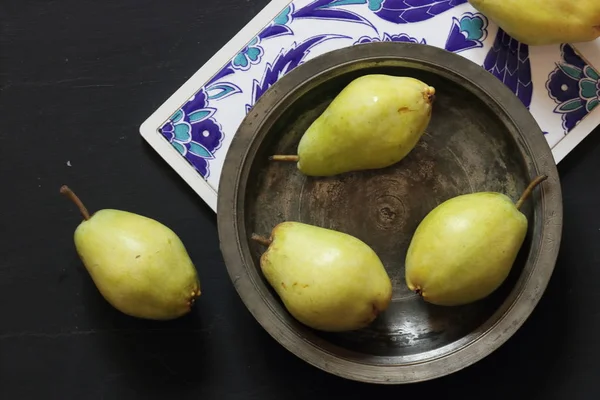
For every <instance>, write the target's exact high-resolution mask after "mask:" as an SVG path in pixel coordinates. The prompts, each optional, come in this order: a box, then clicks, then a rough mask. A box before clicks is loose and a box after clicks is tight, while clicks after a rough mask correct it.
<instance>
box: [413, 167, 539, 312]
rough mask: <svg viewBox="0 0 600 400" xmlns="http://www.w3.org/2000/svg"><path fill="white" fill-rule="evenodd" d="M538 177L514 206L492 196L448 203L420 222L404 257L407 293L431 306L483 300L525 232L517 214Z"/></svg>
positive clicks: (523, 221)
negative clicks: (411, 293) (416, 296)
mask: <svg viewBox="0 0 600 400" xmlns="http://www.w3.org/2000/svg"><path fill="white" fill-rule="evenodd" d="M546 179H547V177H546V176H541V177H538V178H536V179H535V180H534V181H533V182H532V183H531V184H530V185H529V186H528V187H527V189H526V190H525V192H524V193H523V195H522V196H521V198H520V199H519V201H518V202H517V204H514V203H513V202H512V200H511V199H510V198H509V197H508V196H506V195H504V194H502V193H496V192H479V193H471V194H465V195H460V196H457V197H454V198H452V199H449V200H446V201H445V202H443V203H442V204H440V205H439V206H437V207H436V208H435V209H433V210H432V211H431V212H430V213H429V214H428V215H427V216H426V217H425V218H424V219H423V221H421V223H420V224H419V226H418V227H417V230H416V231H415V234H414V236H413V238H412V240H411V243H410V245H409V248H408V252H407V255H406V276H405V278H406V283H407V285H408V287H409V289H410V290H412V291H415V292H416V293H417V294H419V295H420V296H422V298H423V299H424V300H425V301H427V302H429V303H431V304H435V305H440V306H458V305H464V304H468V303H472V302H475V301H478V300H480V299H483V298H485V297H487V296H489V295H490V294H491V293H493V292H494V291H495V290H496V289H497V288H498V287H499V286H500V285H501V284H502V283H503V282H504V281H505V279H506V277H507V276H508V274H509V272H510V270H511V269H512V266H513V264H514V261H515V259H516V257H517V254H518V252H519V250H520V248H521V246H522V245H523V241H524V239H525V236H526V233H527V226H528V221H527V218H526V217H525V215H524V214H523V213H522V212H521V211H519V209H520V207H521V206H522V204H523V203H524V202H525V200H526V199H527V198H528V197H529V196H530V194H531V192H532V191H533V189H534V188H535V187H536V186H537V185H539V184H540V183H541V182H543V181H544V180H546Z"/></svg>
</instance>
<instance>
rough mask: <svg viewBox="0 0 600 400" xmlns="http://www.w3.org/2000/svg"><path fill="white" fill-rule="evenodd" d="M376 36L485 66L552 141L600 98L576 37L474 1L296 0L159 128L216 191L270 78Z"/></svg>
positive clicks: (598, 83)
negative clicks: (510, 23) (515, 20)
mask: <svg viewBox="0 0 600 400" xmlns="http://www.w3.org/2000/svg"><path fill="white" fill-rule="evenodd" d="M369 42H412V43H420V44H427V45H432V46H437V47H440V48H443V49H446V50H448V51H451V52H454V53H457V54H460V55H462V56H464V57H466V58H468V59H470V60H471V61H474V62H475V63H477V64H479V65H481V67H482V68H484V69H485V70H487V71H489V72H490V73H491V74H493V75H494V76H495V77H496V78H498V79H499V80H501V81H502V82H503V83H504V84H505V85H506V86H507V87H508V88H509V89H510V90H512V91H513V92H514V93H515V94H516V95H517V96H518V98H519V99H520V100H521V101H522V102H523V104H524V105H525V106H526V107H527V108H528V109H529V110H530V112H531V113H532V115H533V116H534V118H535V119H536V120H537V121H538V123H539V124H540V127H541V128H542V131H543V132H544V134H545V136H546V139H547V140H548V143H549V144H550V146H551V147H552V146H554V145H555V144H556V143H558V142H559V141H560V140H561V139H562V138H563V137H565V135H568V133H569V132H570V131H571V130H573V129H574V128H575V127H576V126H577V125H578V124H579V122H581V121H582V120H583V119H584V118H586V117H587V116H588V115H589V114H590V113H591V112H592V110H594V109H595V108H596V107H597V106H598V104H599V103H600V74H599V71H598V69H596V68H595V67H594V66H592V65H588V64H587V63H586V62H585V60H584V58H582V56H581V55H579V54H577V52H576V51H575V49H574V48H573V47H572V46H571V45H569V44H563V45H560V46H558V45H557V46H547V47H544V48H543V50H541V49H538V48H531V49H530V48H529V47H528V46H527V45H524V44H522V43H519V42H518V41H516V40H515V39H513V38H511V37H510V36H509V35H508V34H506V33H505V32H504V31H502V30H501V29H499V28H498V27H497V26H496V25H494V24H493V23H492V22H491V21H489V20H488V19H487V18H486V17H485V16H484V15H482V14H480V13H478V12H477V11H476V10H475V9H474V8H473V7H471V6H470V5H469V4H468V3H467V0H295V1H292V2H290V3H289V5H288V6H287V7H285V8H284V9H283V10H281V12H280V13H279V15H277V16H276V17H275V18H274V19H273V20H272V21H270V23H269V24H267V25H266V26H265V27H264V28H263V29H262V30H261V31H260V32H256V36H254V37H250V38H248V43H247V44H246V45H245V46H244V47H243V48H241V49H240V50H239V52H238V53H237V54H233V55H232V57H231V59H230V60H229V62H227V63H226V64H225V65H223V66H222V68H221V69H220V70H219V71H218V72H216V73H215V74H214V76H213V77H212V78H211V79H210V80H208V81H207V82H206V83H205V84H204V86H203V87H201V88H199V89H198V91H197V93H196V94H195V96H193V97H192V98H191V99H189V101H188V102H187V103H186V104H184V105H183V107H182V108H181V109H180V110H177V111H176V112H174V113H173V115H172V116H171V117H170V118H169V120H168V121H165V123H164V124H163V126H162V127H161V128H160V132H161V134H162V136H163V137H164V138H165V139H166V140H168V141H169V143H170V144H171V145H172V146H173V147H174V148H175V149H176V150H177V151H178V152H179V153H180V154H181V156H182V157H184V158H185V159H186V160H187V161H188V162H189V163H190V164H191V165H192V166H193V167H194V168H195V170H196V171H197V172H198V174H200V175H201V176H202V177H203V178H204V179H205V180H206V181H207V182H208V183H209V184H210V185H211V186H212V187H213V188H215V190H216V188H217V187H218V182H219V175H220V171H221V168H222V164H223V161H224V158H225V155H226V152H227V147H228V146H229V144H230V143H231V139H232V137H233V135H234V134H235V132H236V130H237V127H238V126H239V124H240V123H241V122H242V120H243V118H244V117H245V116H246V114H247V113H248V111H249V110H250V109H251V108H252V106H253V105H254V104H255V103H256V101H257V100H258V99H259V98H260V97H261V96H262V95H263V93H265V91H266V90H267V89H268V88H269V87H271V85H273V84H274V83H275V82H277V80H278V79H279V78H281V77H282V76H284V75H285V74H286V73H288V72H289V71H291V70H292V69H294V68H296V67H297V66H298V65H300V64H302V63H304V62H306V61H308V60H310V59H311V58H314V57H316V56H318V55H320V54H323V53H325V52H328V51H331V50H335V49H339V48H343V47H347V46H353V45H357V44H362V43H369ZM597 67H598V66H597ZM592 117H593V118H598V122H596V123H595V125H598V123H600V115H598V113H595V115H594V116H592Z"/></svg>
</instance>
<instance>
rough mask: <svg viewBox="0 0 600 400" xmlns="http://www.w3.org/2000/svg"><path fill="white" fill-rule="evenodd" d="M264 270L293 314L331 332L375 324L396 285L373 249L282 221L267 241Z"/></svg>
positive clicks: (261, 239)
mask: <svg viewBox="0 0 600 400" xmlns="http://www.w3.org/2000/svg"><path fill="white" fill-rule="evenodd" d="M252 238H253V240H255V241H257V242H259V243H261V244H263V245H265V246H268V249H267V250H266V252H265V253H263V255H262V256H261V258H260V267H261V270H262V272H263V274H264V276H265V278H266V279H267V281H268V282H269V284H270V285H271V286H272V287H273V289H274V290H275V291H276V292H277V294H278V295H279V297H280V298H281V300H282V302H283V304H284V305H285V307H286V308H287V310H288V311H289V312H290V314H291V315H292V316H293V317H294V318H296V319H297V320H298V321H300V322H301V323H303V324H305V325H307V326H309V327H311V328H314V329H316V330H321V331H328V332H341V331H351V330H357V329H361V328H364V327H366V326H368V325H369V324H371V323H372V322H373V321H374V320H375V318H377V316H378V315H379V314H380V313H381V312H383V311H384V310H385V309H386V308H387V307H388V305H389V303H390V301H391V297H392V283H391V280H390V278H389V276H388V274H387V272H386V270H385V268H384V266H383V264H382V263H381V260H380V259H379V257H378V256H377V254H375V252H374V251H373V250H372V249H371V248H370V247H369V246H368V245H367V244H365V243H364V242H362V241H361V240H359V239H357V238H355V237H353V236H351V235H348V234H346V233H342V232H338V231H334V230H331V229H326V228H321V227H317V226H314V225H309V224H304V223H300V222H283V223H281V224H279V225H277V226H276V227H275V228H274V229H273V230H272V232H271V237H270V238H269V239H267V238H264V237H260V236H257V235H253V236H252Z"/></svg>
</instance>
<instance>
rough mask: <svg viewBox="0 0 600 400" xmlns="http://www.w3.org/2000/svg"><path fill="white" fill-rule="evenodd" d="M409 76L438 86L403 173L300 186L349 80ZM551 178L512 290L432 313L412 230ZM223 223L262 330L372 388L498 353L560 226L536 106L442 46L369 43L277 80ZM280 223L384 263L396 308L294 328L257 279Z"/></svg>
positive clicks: (228, 186) (242, 138)
mask: <svg viewBox="0 0 600 400" xmlns="http://www.w3.org/2000/svg"><path fill="white" fill-rule="evenodd" d="M369 73H385V74H392V75H405V76H413V77H416V78H419V79H421V80H423V81H424V82H426V83H428V84H429V85H431V86H434V87H435V88H436V101H435V104H434V109H433V117H432V121H431V124H430V126H429V128H428V129H427V133H426V134H425V135H424V137H423V139H422V140H421V142H420V143H419V144H418V146H417V147H416V148H415V149H414V150H413V151H412V152H411V153H410V154H409V155H408V157H407V158H405V159H404V160H403V161H401V162H399V163H397V164H396V165H394V166H392V167H389V168H385V169H381V170H373V171H363V172H356V173H347V174H343V175H339V176H336V177H331V178H310V177H305V176H303V175H302V174H301V173H300V172H299V171H298V170H297V169H296V166H295V164H293V163H289V164H288V163H277V162H270V161H269V160H268V156H270V155H272V154H295V152H296V149H297V145H298V142H299V140H300V138H301V136H302V134H303V132H304V130H305V129H306V128H307V127H308V126H309V125H310V123H311V122H312V121H314V120H315V119H316V118H317V117H318V116H319V115H320V113H321V112H322V111H323V110H324V109H325V108H326V107H327V105H328V104H329V103H330V101H331V100H332V99H333V98H334V97H335V96H336V95H337V94H338V93H339V92H340V90H341V89H342V88H343V87H344V86H345V85H347V84H348V83H349V82H350V81H351V80H353V79H354V78H356V77H358V76H361V75H364V74H369ZM540 174H546V175H548V176H549V179H548V180H547V181H546V182H544V183H543V184H542V185H541V186H540V187H539V188H538V189H537V190H536V191H535V193H534V195H533V196H532V197H531V199H530V200H529V201H528V202H527V204H526V205H525V207H523V209H522V211H523V212H524V213H525V214H526V215H527V217H528V219H529V221H530V224H529V231H528V236H527V239H526V242H525V244H524V245H523V247H522V249H521V252H520V255H519V257H518V259H517V261H516V263H515V265H514V267H513V270H512V273H511V275H510V277H509V278H508V279H507V281H506V282H505V284H504V285H503V286H502V287H501V288H500V289H499V290H497V291H496V292H495V293H494V294H493V295H492V296H490V297H489V298H487V299H485V300H482V301H480V302H477V303H474V304H471V305H468V306H463V307H454V308H444V307H434V306H431V305H428V304H426V303H424V302H423V301H422V300H421V299H420V298H418V297H417V296H416V295H414V294H413V293H411V292H410V291H409V290H408V288H407V287H406V284H405V283H404V258H405V254H406V250H407V247H408V244H409V242H410V239H411V237H412V234H413V233H414V231H415V229H416V227H417V225H418V224H419V222H420V221H421V220H422V219H423V218H424V217H425V215H426V214H427V213H428V212H429V211H431V210H432V209H433V208H434V207H435V206H436V205H438V204H439V203H441V202H442V201H444V200H446V199H449V198H451V197H454V196H456V195H459V194H463V193H470V192H474V191H484V190H490V191H499V192H503V193H506V194H507V195H509V196H511V197H512V198H513V199H515V200H516V199H517V198H518V196H519V195H520V193H521V192H522V191H523V189H524V188H525V187H526V186H527V184H528V183H529V181H530V180H531V179H533V178H534V177H535V176H537V175H540ZM217 213H218V224H219V235H220V241H221V249H222V252H223V256H224V258H225V262H226V265H227V269H228V271H229V274H230V276H231V278H232V281H233V283H234V285H235V287H236V289H237V291H238V293H239V295H240V296H241V298H242V300H243V301H244V303H245V304H246V306H247V307H248V309H249V310H250V311H251V312H252V314H253V315H254V317H255V318H256V319H257V320H258V322H259V323H260V324H261V325H262V326H263V327H264V328H265V329H266V330H267V331H268V332H269V333H270V334H271V335H272V336H273V337H274V338H275V339H276V340H278V341H279V342H280V343H281V344H282V345H283V346H285V347H286V348H287V349H289V350H290V351H291V352H293V353H294V354H296V355H297V356H299V357H301V358H302V359H304V360H305V361H307V362H309V363H311V364H312V365H315V366H317V367H319V368H321V369H323V370H325V371H328V372H331V373H333V374H336V375H339V376H342V377H345V378H349V379H354V380H358V381H365V382H375V383H407V382H416V381H422V380H427V379H432V378H436V377H440V376H443V375H447V374H449V373H452V372H454V371H457V370H459V369H462V368H464V367H466V366H468V365H470V364H472V363H474V362H476V361H478V360H480V359H481V358H483V357H485V356H486V355H487V354H489V353H490V352H492V351H493V350H495V349H496V348H497V347H498V346H500V345H501V344H502V343H504V342H505V341H506V340H507V339H508V338H509V337H510V336H511V335H512V334H513V333H514V332H515V331H516V330H517V329H518V328H519V327H520V326H521V324H522V323H523V322H524V321H525V319H526V318H527V317H528V316H529V314H530V313H531V311H532V310H533V308H534V307H535V305H536V304H537V302H538V300H539V298H540V296H541V295H542V293H543V291H544V289H545V287H546V284H547V282H548V280H549V278H550V276H551V274H552V271H553V269H554V264H555V261H556V257H557V252H558V248H559V242H560V237H561V226H562V200H561V189H560V183H559V178H558V174H557V170H556V165H555V163H554V160H553V158H552V154H551V152H550V148H549V147H548V144H547V142H546V141H545V140H544V137H543V134H542V132H541V131H540V129H539V127H538V126H537V124H536V122H535V121H534V119H533V118H532V116H531V114H530V113H529V112H528V110H527V109H526V108H525V107H524V106H523V105H522V104H521V103H520V102H519V100H518V99H517V98H516V96H514V95H513V93H511V92H510V91H509V90H508V89H507V88H506V87H505V86H504V85H503V84H502V82H500V81H499V80H497V79H496V78H495V77H494V76H492V75H491V74H489V73H488V72H486V71H485V70H483V69H482V68H481V67H480V66H478V65H475V64H474V63H472V62H471V61H468V60H467V59H465V58H463V57H461V56H458V55H455V54H452V53H449V52H446V51H444V50H440V49H437V48H435V47H431V46H426V45H419V44H409V43H371V44H366V45H359V46H354V47H349V48H345V49H342V50H337V51H333V52H330V53H327V54H325V55H322V56H319V57H317V58H315V59H313V60H311V61H309V62H307V63H306V64H304V65H302V66H300V67H298V68H297V69H295V70H293V71H292V72H290V73H289V74H288V75H286V76H284V77H283V78H281V79H280V80H279V81H278V82H277V83H276V84H275V85H274V86H273V87H272V88H271V89H270V90H269V91H268V92H267V93H265V94H264V95H263V96H262V97H261V99H260V100H259V102H258V103H257V104H256V105H255V107H254V108H253V109H252V111H251V112H250V113H249V114H248V116H247V117H246V119H245V120H244V121H243V123H242V125H241V126H240V128H239V131H238V133H237V134H236V136H235V138H234V139H233V142H232V144H231V147H230V148H229V152H228V154H227V158H226V161H225V165H224V168H223V172H222V177H221V184H220V187H219V203H218V210H217ZM283 221H301V222H305V223H310V224H314V225H318V226H322V227H327V228H332V229H336V230H339V231H342V232H346V233H349V234H352V235H354V236H356V237H358V238H360V239H361V240H363V241H365V242H366V243H368V244H369V245H371V246H372V247H373V249H374V250H375V251H376V252H377V253H378V255H379V256H380V257H381V259H382V261H383V263H384V264H385V266H386V268H387V270H388V272H389V274H390V276H391V278H392V281H393V285H394V295H393V302H392V304H391V306H390V307H389V309H388V310H387V311H386V312H385V313H383V314H382V315H381V316H380V317H379V318H378V319H377V320H376V321H375V322H374V323H373V324H372V326H370V327H369V328H367V329H364V330H360V331H356V332H349V333H340V334H325V333H321V332H317V331H314V330H312V329H309V328H307V327H306V326H304V325H302V324H300V323H299V322H297V321H296V320H295V319H293V318H292V317H291V316H290V315H289V314H288V312H287V311H286V310H285V308H284V307H283V304H282V303H281V301H280V299H279V298H278V297H277V295H276V294H275V292H274V291H273V290H272V289H271V287H270V286H269V285H268V283H267V282H266V280H265V279H264V278H263V276H262V274H261V272H260V264H259V257H260V255H261V254H262V252H264V248H262V247H260V246H258V245H255V244H254V243H251V242H250V241H249V237H250V236H251V235H252V233H258V234H262V235H267V236H268V235H269V234H270V232H271V229H272V228H273V227H274V226H275V225H277V224H278V223H280V222H283Z"/></svg>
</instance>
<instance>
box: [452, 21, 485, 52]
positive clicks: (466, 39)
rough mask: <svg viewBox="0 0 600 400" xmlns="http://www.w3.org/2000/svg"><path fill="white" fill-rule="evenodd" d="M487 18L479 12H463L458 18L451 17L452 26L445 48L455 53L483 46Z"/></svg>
mask: <svg viewBox="0 0 600 400" xmlns="http://www.w3.org/2000/svg"><path fill="white" fill-rule="evenodd" d="M487 27H488V20H487V18H486V17H485V16H483V14H480V13H475V14H473V13H470V12H466V13H464V14H463V15H462V16H461V18H460V20H459V19H458V18H455V17H452V28H451V29H450V34H449V35H448V39H447V40H446V46H445V49H446V50H448V51H452V52H455V53H458V52H461V51H464V50H470V49H475V48H479V47H483V41H484V40H485V39H486V38H487Z"/></svg>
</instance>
